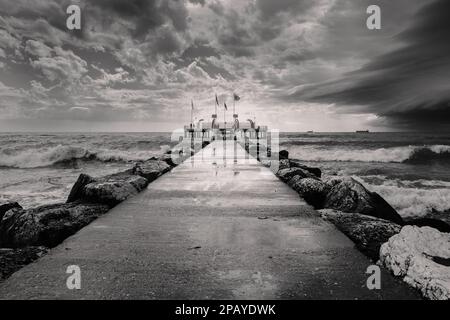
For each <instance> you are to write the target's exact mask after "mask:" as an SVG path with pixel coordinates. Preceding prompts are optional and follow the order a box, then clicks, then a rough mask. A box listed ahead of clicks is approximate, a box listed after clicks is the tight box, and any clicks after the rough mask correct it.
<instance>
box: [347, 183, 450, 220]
mask: <svg viewBox="0 0 450 320" xmlns="http://www.w3.org/2000/svg"><path fill="white" fill-rule="evenodd" d="M354 178H355V179H356V180H358V181H360V182H362V183H363V184H364V185H365V186H366V187H367V189H368V190H370V191H374V192H377V193H379V194H380V195H381V196H382V197H383V198H384V199H386V201H387V202H388V203H389V204H390V205H391V206H392V207H394V208H395V209H396V210H397V211H398V213H399V214H400V215H401V216H403V217H409V216H423V215H425V214H427V213H429V212H430V211H431V210H432V209H436V210H438V211H445V210H448V209H450V182H448V181H440V180H414V181H405V180H400V179H387V178H386V177H383V176H379V178H380V179H379V180H378V181H382V183H381V184H372V183H370V182H369V183H368V182H366V181H367V180H369V181H370V179H371V178H373V177H364V180H363V179H361V178H359V177H354Z"/></svg>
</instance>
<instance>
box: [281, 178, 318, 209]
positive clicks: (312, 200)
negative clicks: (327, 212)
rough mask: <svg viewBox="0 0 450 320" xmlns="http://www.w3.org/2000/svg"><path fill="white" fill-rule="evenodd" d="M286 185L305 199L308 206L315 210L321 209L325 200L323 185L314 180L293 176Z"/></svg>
mask: <svg viewBox="0 0 450 320" xmlns="http://www.w3.org/2000/svg"><path fill="white" fill-rule="evenodd" d="M288 184H289V185H290V186H291V187H292V188H293V189H294V190H295V191H297V193H298V194H299V195H300V196H301V197H302V198H303V199H305V201H306V202H308V203H309V204H310V205H312V206H314V208H316V209H321V208H323V202H324V200H325V196H326V192H325V190H326V189H325V184H324V183H323V182H322V181H320V180H318V179H316V178H302V177H301V176H294V177H293V178H292V179H290V180H289V181H288Z"/></svg>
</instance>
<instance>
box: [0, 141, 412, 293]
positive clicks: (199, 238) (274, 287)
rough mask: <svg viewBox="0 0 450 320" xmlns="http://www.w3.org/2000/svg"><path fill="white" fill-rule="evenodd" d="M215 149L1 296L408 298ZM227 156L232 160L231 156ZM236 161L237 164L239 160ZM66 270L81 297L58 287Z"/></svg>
mask: <svg viewBox="0 0 450 320" xmlns="http://www.w3.org/2000/svg"><path fill="white" fill-rule="evenodd" d="M223 143H224V142H223V141H215V142H213V143H212V144H210V145H209V146H208V147H206V148H205V149H203V150H202V151H200V152H198V153H197V154H195V155H194V156H193V157H191V158H190V159H188V160H186V161H185V162H184V163H182V164H181V165H179V166H178V167H176V168H175V169H174V170H173V171H172V172H170V173H168V174H166V175H164V176H162V177H161V178H159V179H158V180H156V181H154V182H153V183H151V184H150V185H149V187H148V189H147V190H145V191H143V192H142V193H140V194H139V195H137V196H136V197H134V198H132V199H129V200H127V201H125V202H123V203H122V204H120V205H118V206H117V207H115V208H114V209H112V210H111V211H110V212H108V213H107V214H106V215H104V216H102V217H100V218H99V219H97V220H96V221H94V222H93V223H91V224H90V225H88V226H87V227H85V228H83V229H82V230H80V231H79V232H78V233H77V234H75V235H73V236H72V237H70V238H68V239H67V240H66V241H65V242H63V243H62V244H61V245H59V246H58V247H56V248H54V249H53V250H51V252H50V253H49V254H47V255H46V256H44V257H43V258H41V259H40V260H38V261H37V262H35V263H32V264H30V265H28V266H26V267H25V268H23V269H21V270H20V271H18V272H16V273H15V274H13V275H12V276H11V277H10V278H9V279H7V280H6V281H5V282H3V283H2V284H0V298H2V299H54V298H56V299H412V298H418V295H417V294H416V293H415V292H413V291H411V289H409V288H407V287H406V285H405V284H403V283H402V282H401V281H399V280H396V279H394V278H393V277H391V276H390V275H389V274H388V273H386V272H384V271H383V272H382V274H381V290H369V289H368V288H367V287H366V280H367V277H368V276H369V275H368V274H366V273H365V272H366V269H367V267H368V266H369V265H371V264H372V263H371V262H370V261H369V260H368V259H367V258H366V257H364V256H363V255H362V254H361V253H360V252H359V251H357V250H356V249H355V248H354V245H353V243H352V242H351V241H350V240H349V239H348V238H346V237H345V236H344V235H343V234H342V233H340V232H339V231H338V230H337V229H336V228H335V227H334V226H333V225H331V224H329V223H328V222H325V221H323V220H322V219H321V218H320V217H319V216H318V214H317V212H315V211H314V210H313V209H312V208H311V207H310V206H308V205H307V204H306V203H305V202H304V201H303V200H302V199H300V198H299V196H298V195H297V194H296V193H295V192H294V191H293V190H292V189H290V188H289V187H288V186H287V185H285V184H284V183H283V182H281V181H279V180H278V179H277V178H276V177H275V175H274V174H273V173H272V172H271V171H270V170H269V169H267V168H265V167H263V166H262V165H261V164H260V163H259V162H257V161H256V159H254V158H252V157H251V156H250V157H248V156H246V152H245V150H244V149H243V148H242V147H241V146H240V145H237V146H236V148H235V145H234V141H229V140H228V141H226V142H225V146H226V148H224V147H223ZM235 150H236V152H235ZM246 158H247V159H246ZM69 265H77V266H79V267H80V269H81V289H80V290H69V289H68V288H67V286H66V280H67V278H68V276H69V274H67V273H66V269H67V267H68V266H69Z"/></svg>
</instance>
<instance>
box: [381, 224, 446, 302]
mask: <svg viewBox="0 0 450 320" xmlns="http://www.w3.org/2000/svg"><path fill="white" fill-rule="evenodd" d="M380 261H381V263H382V264H383V265H384V266H385V267H386V268H388V269H389V270H391V271H392V273H393V274H394V275H396V276H399V277H402V278H403V281H405V282H406V283H408V284H409V285H411V286H412V287H414V288H417V289H418V290H420V292H421V293H422V295H423V296H424V297H425V298H428V299H432V300H450V234H448V233H442V232H439V231H438V230H436V229H433V228H430V227H422V228H419V227H416V226H405V227H403V229H402V230H401V232H400V233H399V234H397V235H395V236H393V237H391V238H390V239H389V241H388V242H387V243H385V244H383V245H382V246H381V249H380Z"/></svg>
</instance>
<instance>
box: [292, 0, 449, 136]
mask: <svg viewBox="0 0 450 320" xmlns="http://www.w3.org/2000/svg"><path fill="white" fill-rule="evenodd" d="M449 14H450V1H448V0H438V1H434V2H433V3H431V4H430V3H428V4H427V5H425V6H423V7H422V8H421V9H419V11H418V12H417V14H416V16H415V17H414V19H413V20H412V24H411V25H410V26H409V27H408V28H407V29H406V30H405V31H404V32H401V33H400V34H399V35H398V36H397V37H396V38H395V40H396V41H398V42H400V43H401V44H402V46H401V48H399V49H396V50H393V51H391V52H388V53H386V54H382V55H379V56H377V57H375V58H373V59H372V60H371V61H370V62H369V63H367V64H366V65H364V66H363V67H362V68H360V69H358V70H356V71H354V72H351V73H348V74H346V75H345V76H344V77H342V78H339V79H337V80H334V81H329V82H326V83H320V84H315V85H306V86H303V87H300V88H299V89H297V90H296V91H295V92H294V93H292V94H290V95H289V96H288V97H287V100H289V101H295V100H298V99H304V100H306V101H313V102H322V103H335V104H336V105H337V106H338V107H339V106H341V110H342V111H343V112H355V110H357V111H358V112H361V113H366V112H367V113H375V114H377V115H379V116H381V117H384V118H385V120H387V122H388V123H390V124H395V125H398V126H402V127H409V128H421V129H433V128H437V127H436V126H437V125H439V126H441V125H442V126H445V125H448V124H450V111H449V110H450V81H449V79H450V41H449V40H448V39H449V36H450V16H449ZM352 106H358V107H352Z"/></svg>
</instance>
